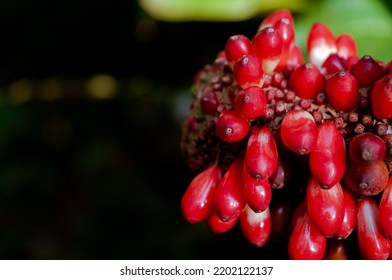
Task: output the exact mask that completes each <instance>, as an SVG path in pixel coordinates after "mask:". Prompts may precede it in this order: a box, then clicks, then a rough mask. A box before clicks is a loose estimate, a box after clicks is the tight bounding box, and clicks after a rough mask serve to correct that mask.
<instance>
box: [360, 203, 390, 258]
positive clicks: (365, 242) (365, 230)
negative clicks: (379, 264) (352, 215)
mask: <svg viewBox="0 0 392 280" xmlns="http://www.w3.org/2000/svg"><path fill="white" fill-rule="evenodd" d="M377 215H378V207H377V203H376V201H375V200H373V199H372V198H370V197H362V198H361V199H360V200H359V202H358V217H357V223H358V226H357V233H358V245H359V249H360V251H361V254H362V257H364V258H365V259H368V260H386V259H387V258H388V255H389V250H390V246H391V243H390V241H389V240H388V239H386V238H385V237H384V236H383V235H382V233H381V232H380V230H379V227H378V225H377Z"/></svg>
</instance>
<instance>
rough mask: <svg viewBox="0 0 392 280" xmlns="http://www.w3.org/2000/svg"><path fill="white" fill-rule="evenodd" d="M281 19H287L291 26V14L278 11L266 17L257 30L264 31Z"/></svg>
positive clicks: (284, 10)
mask: <svg viewBox="0 0 392 280" xmlns="http://www.w3.org/2000/svg"><path fill="white" fill-rule="evenodd" d="M281 19H287V20H288V21H290V22H291V23H292V24H293V23H294V19H293V15H292V14H291V12H290V11H289V10H287V9H280V10H277V11H275V12H273V13H271V14H269V15H268V16H266V17H265V18H264V19H263V21H262V22H261V24H260V26H259V29H258V30H259V31H260V30H261V29H264V28H266V27H269V26H273V25H274V24H275V23H277V22H278V21H279V20H281Z"/></svg>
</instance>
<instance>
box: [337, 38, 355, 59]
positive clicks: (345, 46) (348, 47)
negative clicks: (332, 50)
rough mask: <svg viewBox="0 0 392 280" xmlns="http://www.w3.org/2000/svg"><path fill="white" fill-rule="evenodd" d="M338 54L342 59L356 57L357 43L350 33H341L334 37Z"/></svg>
mask: <svg viewBox="0 0 392 280" xmlns="http://www.w3.org/2000/svg"><path fill="white" fill-rule="evenodd" d="M336 47H337V49H338V55H339V56H340V57H343V58H344V59H348V58H349V57H358V50H357V43H356V42H355V40H354V38H353V37H352V36H351V35H350V34H341V35H339V36H338V37H337V38H336Z"/></svg>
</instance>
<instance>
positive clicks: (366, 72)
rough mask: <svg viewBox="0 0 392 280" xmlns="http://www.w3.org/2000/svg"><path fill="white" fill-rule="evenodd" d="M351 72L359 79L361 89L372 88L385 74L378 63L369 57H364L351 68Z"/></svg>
mask: <svg viewBox="0 0 392 280" xmlns="http://www.w3.org/2000/svg"><path fill="white" fill-rule="evenodd" d="M350 72H351V74H353V75H354V77H355V79H357V82H358V87H360V88H362V87H367V86H371V85H372V84H373V83H374V82H375V81H377V80H378V79H380V78H381V77H382V74H383V73H382V69H381V67H380V65H379V64H378V62H377V61H375V60H374V59H373V58H372V57H371V56H369V55H365V56H363V57H362V58H361V59H360V60H359V61H358V62H357V63H356V64H355V65H353V66H352V67H351V69H350Z"/></svg>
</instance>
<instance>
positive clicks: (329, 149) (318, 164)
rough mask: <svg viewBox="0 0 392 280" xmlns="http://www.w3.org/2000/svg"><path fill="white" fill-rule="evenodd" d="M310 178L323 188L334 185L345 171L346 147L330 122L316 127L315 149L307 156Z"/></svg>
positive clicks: (338, 132) (340, 135)
mask: <svg viewBox="0 0 392 280" xmlns="http://www.w3.org/2000/svg"><path fill="white" fill-rule="evenodd" d="M309 167H310V171H311V173H312V176H313V177H314V178H315V179H316V180H317V182H318V183H319V184H320V185H321V186H322V187H323V188H330V187H332V186H334V185H336V184H337V183H338V182H339V181H340V180H341V179H342V178H343V175H344V173H345V169H346V146H345V143H344V139H343V136H342V134H341V133H340V131H339V130H338V129H337V128H336V126H335V124H334V123H332V122H324V123H322V124H321V125H320V126H319V127H318V133H317V141H316V147H315V149H314V150H313V151H312V152H311V153H310V156H309Z"/></svg>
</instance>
